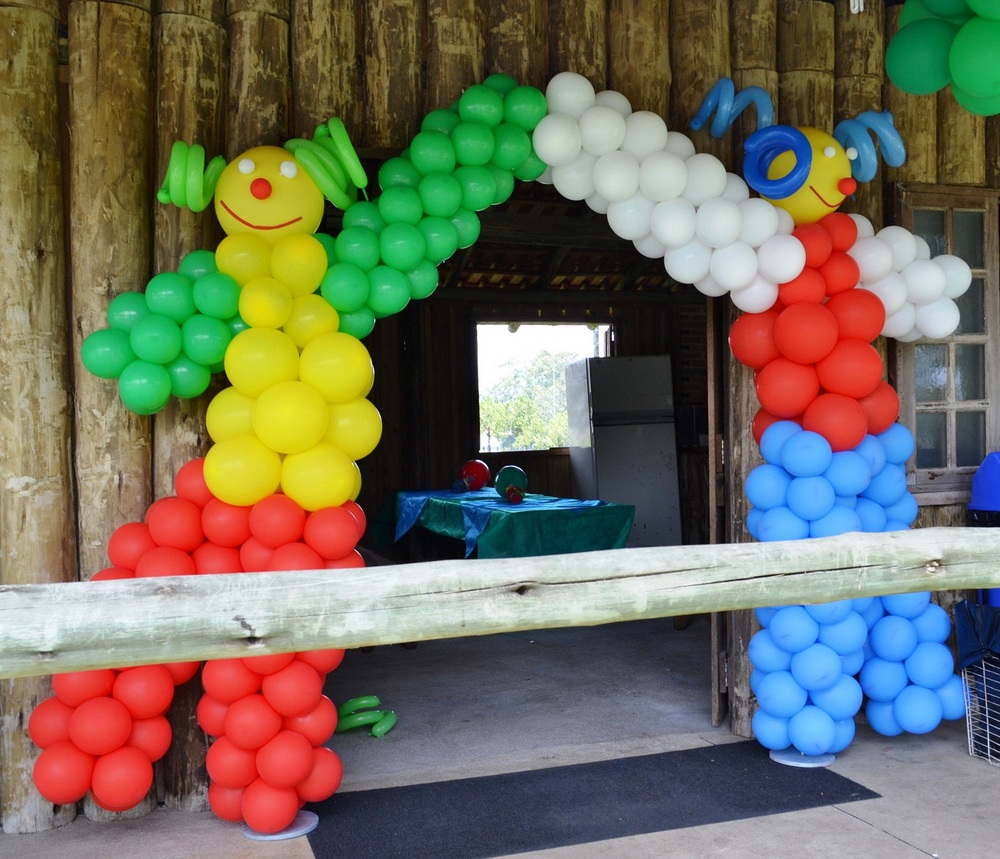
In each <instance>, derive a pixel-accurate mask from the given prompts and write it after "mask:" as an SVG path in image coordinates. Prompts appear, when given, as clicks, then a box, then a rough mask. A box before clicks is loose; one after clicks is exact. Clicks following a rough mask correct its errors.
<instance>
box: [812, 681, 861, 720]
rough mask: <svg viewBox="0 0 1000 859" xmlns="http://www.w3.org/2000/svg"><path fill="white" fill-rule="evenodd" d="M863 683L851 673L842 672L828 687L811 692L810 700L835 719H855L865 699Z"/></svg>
mask: <svg viewBox="0 0 1000 859" xmlns="http://www.w3.org/2000/svg"><path fill="white" fill-rule="evenodd" d="M864 697H865V696H864V693H863V692H862V691H861V684H860V683H858V681H857V680H855V679H854V678H853V677H851V676H850V675H849V674H841V675H840V676H839V677H838V678H837V681H836V682H835V683H834V684H833V685H832V686H830V687H828V688H826V689H819V690H816V691H814V692H810V693H809V700H811V701H812V702H813V704H815V705H816V706H817V707H819V708H820V709H822V710H825V711H826V712H827V713H829V714H830V717H831V718H832V719H833V720H834V721H835V722H837V721H840V720H841V719H853V718H854V716H855V715H856V714H857V712H858V710H860V709H861V704H862V702H863V701H864Z"/></svg>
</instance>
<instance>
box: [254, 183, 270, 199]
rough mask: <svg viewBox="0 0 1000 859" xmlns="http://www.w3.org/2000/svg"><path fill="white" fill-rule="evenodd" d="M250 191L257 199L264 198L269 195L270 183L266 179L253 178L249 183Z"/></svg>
mask: <svg viewBox="0 0 1000 859" xmlns="http://www.w3.org/2000/svg"><path fill="white" fill-rule="evenodd" d="M250 193H251V194H253V195H254V196H255V197H256V198H257V199H258V200H266V199H267V198H268V197H270V196H271V183H270V182H268V181H267V179H254V180H253V182H251V183H250Z"/></svg>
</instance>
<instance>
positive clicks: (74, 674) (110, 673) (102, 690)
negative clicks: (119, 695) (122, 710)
mask: <svg viewBox="0 0 1000 859" xmlns="http://www.w3.org/2000/svg"><path fill="white" fill-rule="evenodd" d="M116 676H117V672H116V671H115V670H114V669H113V668H98V669H95V670H94V671H68V672H66V673H65V674H53V675H52V691H53V692H55V694H56V697H57V698H58V699H59V700H60V701H62V702H63V703H64V704H69V706H70V707H79V706H80V705H81V704H82V703H83V702H84V701H89V700H90V699H91V698H99V697H102V696H108V695H110V694H111V690H112V689H113V688H114V685H115V677H116Z"/></svg>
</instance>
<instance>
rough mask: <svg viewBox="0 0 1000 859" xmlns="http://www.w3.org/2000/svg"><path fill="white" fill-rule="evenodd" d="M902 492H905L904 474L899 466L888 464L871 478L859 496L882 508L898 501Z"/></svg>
mask: <svg viewBox="0 0 1000 859" xmlns="http://www.w3.org/2000/svg"><path fill="white" fill-rule="evenodd" d="M904 492H906V472H905V471H904V470H903V469H902V467H901V466H898V465H895V464H893V463H891V462H888V463H886V464H885V466H884V467H883V468H882V470H881V471H879V472H877V473H876V474H875V475H874V476H873V477H872V480H871V483H869V484H868V488H867V489H866V490H865V491H864V492H862V493H861V495H862V497H863V498H870V499H871V500H872V501H875V502H877V503H879V504H881V505H882V506H883V507H888V506H889V505H890V504H895V503H896V502H897V501H899V499H900V498H902V497H903V493H904Z"/></svg>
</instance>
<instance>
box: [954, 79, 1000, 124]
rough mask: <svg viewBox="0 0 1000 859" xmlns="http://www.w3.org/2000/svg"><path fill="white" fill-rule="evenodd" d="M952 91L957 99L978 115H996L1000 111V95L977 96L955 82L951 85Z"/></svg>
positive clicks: (962, 105) (961, 104)
mask: <svg viewBox="0 0 1000 859" xmlns="http://www.w3.org/2000/svg"><path fill="white" fill-rule="evenodd" d="M951 92H952V95H954V96H955V101H957V102H958V103H959V105H960V106H961V107H963V108H964V109H965V110H967V111H969V113H974V114H976V115H977V116H996V115H997V114H998V113H1000V96H993V98H976V97H975V96H972V95H969V94H968V93H967V92H964V91H963V90H960V89H959V88H958V87H956V86H955V85H954V84H952V85H951Z"/></svg>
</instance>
